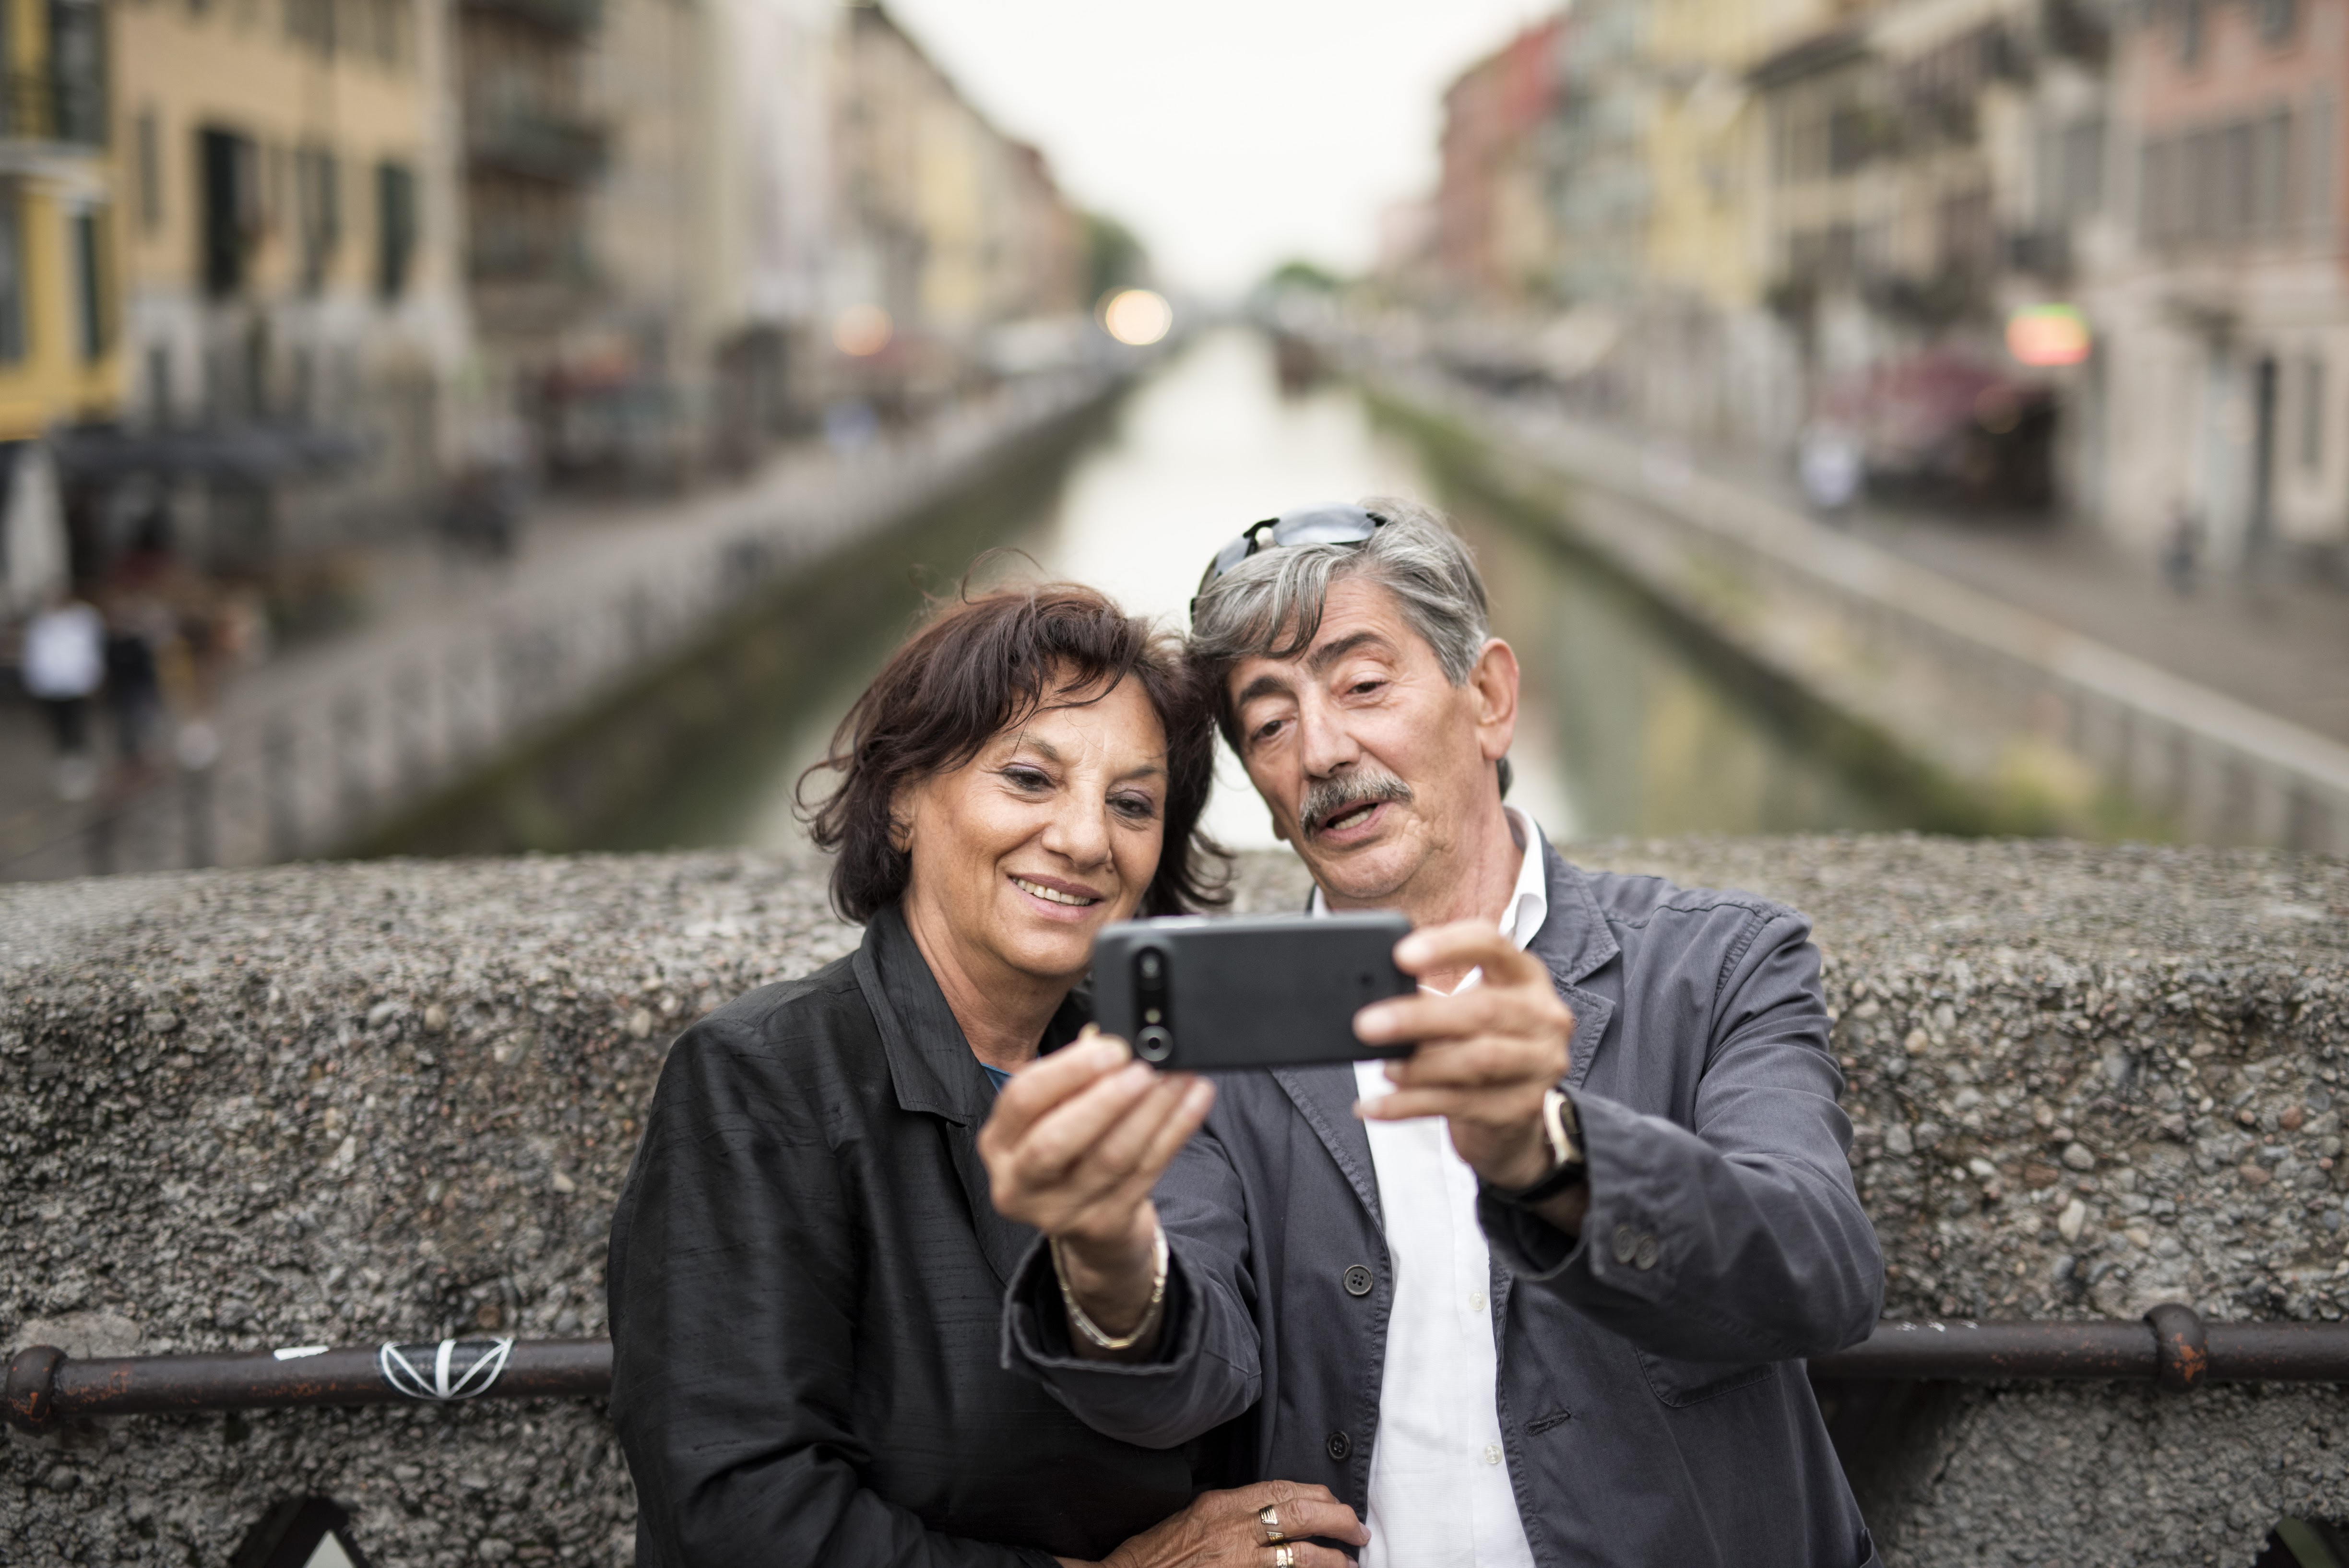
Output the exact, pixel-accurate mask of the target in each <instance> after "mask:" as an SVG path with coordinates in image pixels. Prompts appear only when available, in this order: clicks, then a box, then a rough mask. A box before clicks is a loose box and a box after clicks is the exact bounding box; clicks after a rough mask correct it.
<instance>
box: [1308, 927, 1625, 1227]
mask: <svg viewBox="0 0 2349 1568" xmlns="http://www.w3.org/2000/svg"><path fill="white" fill-rule="evenodd" d="M1395 963H1396V964H1397V965H1398V966H1399V967H1400V968H1401V969H1402V971H1404V972H1405V973H1406V974H1410V975H1413V976H1422V977H1423V976H1430V975H1447V974H1464V973H1466V972H1467V971H1470V970H1472V969H1478V970H1482V971H1484V977H1483V979H1482V980H1480V981H1478V982H1477V983H1476V984H1475V985H1472V986H1470V987H1469V988H1468V989H1467V990H1465V991H1454V992H1452V993H1450V994H1449V995H1444V994H1439V993H1435V992H1421V993H1419V994H1418V995H1416V996H1406V997H1396V998H1393V999H1392V1000H1389V1001H1385V1002H1374V1003H1372V1004H1371V1006H1369V1007H1365V1008H1364V1009H1362V1010H1361V1012H1358V1013H1356V1014H1355V1015H1354V1032H1355V1033H1357V1034H1359V1035H1361V1038H1362V1040H1363V1041H1364V1042H1365V1043H1366V1044H1372V1045H1393V1044H1403V1043H1405V1042H1416V1043H1417V1046H1418V1048H1417V1049H1416V1050H1414V1051H1413V1053H1412V1054H1410V1055H1409V1056H1407V1057H1404V1058H1402V1059H1401V1060H1399V1061H1393V1062H1390V1063H1388V1064H1387V1069H1386V1073H1387V1077H1388V1079H1389V1080H1390V1081H1391V1082H1392V1083H1393V1085H1395V1089H1394V1093H1392V1094H1391V1095H1386V1096H1381V1098H1378V1099H1375V1100H1366V1101H1363V1102H1362V1103H1361V1105H1360V1106H1358V1107H1357V1109H1358V1111H1359V1113H1360V1114H1361V1116H1362V1117H1363V1118H1364V1119H1366V1120H1371V1121H1405V1120H1409V1119H1410V1118H1412V1117H1414V1116H1442V1117H1444V1120H1445V1122H1446V1124H1447V1125H1448V1127H1449V1128H1450V1131H1451V1135H1452V1147H1454V1148H1455V1149H1457V1150H1458V1151H1459V1153H1460V1158H1462V1159H1464V1160H1465V1161H1467V1163H1468V1165H1469V1167H1470V1168H1472V1169H1473V1170H1475V1172H1476V1174H1477V1175H1478V1176H1480V1177H1482V1178H1484V1179H1485V1181H1486V1182H1487V1183H1489V1184H1490V1185H1492V1186H1494V1187H1497V1188H1501V1189H1505V1190H1508V1189H1521V1188H1527V1187H1531V1186H1533V1185H1534V1184H1535V1183H1536V1182H1537V1181H1540V1180H1541V1179H1544V1178H1545V1177H1547V1176H1548V1175H1549V1174H1550V1169H1551V1166H1552V1161H1553V1156H1552V1152H1551V1148H1550V1143H1549V1138H1548V1136H1547V1133H1546V1132H1545V1131H1544V1128H1543V1122H1542V1102H1543V1100H1544V1098H1545V1096H1547V1095H1548V1093H1549V1091H1550V1090H1551V1089H1553V1088H1555V1087H1557V1085H1558V1084H1560V1083H1561V1082H1563V1081H1564V1079H1565V1077H1566V1069H1567V1064H1568V1044H1569V1043H1570V1042H1571V1041H1572V1039H1573V1038H1574V1012H1573V1011H1572V1010H1571V1009H1570V1008H1568V1006H1567V1005H1566V1003H1565V1002H1561V1001H1559V1000H1558V995H1557V991H1556V990H1555V989H1554V988H1553V987H1552V986H1551V984H1550V977H1549V971H1547V969H1545V968H1544V967H1543V966H1542V963H1541V961H1540V960H1538V959H1536V958H1534V957H1532V956H1531V955H1530V954H1527V953H1525V952H1521V951H1519V950H1518V949H1517V947H1516V944H1515V943H1513V942H1511V941H1510V940H1508V939H1507V938H1506V937H1505V936H1503V935H1502V934H1501V932H1500V931H1499V930H1498V929H1496V928H1495V926H1494V925H1493V924H1492V923H1491V922H1490V921H1487V920H1475V919H1470V920H1455V921H1454V922H1453V923H1452V924H1450V925H1446V926H1433V927H1430V928H1429V929H1425V930H1422V931H1414V932H1413V933H1412V934H1411V935H1410V936H1408V937H1406V938H1404V939H1403V940H1402V942H1401V943H1399V944H1398V945H1397V946H1396V948H1395ZM1587 1207H1588V1191H1587V1189H1583V1188H1580V1187H1576V1188H1574V1189H1570V1190H1569V1191H1568V1192H1567V1193H1565V1194H1564V1195H1562V1196H1561V1197H1560V1198H1558V1199H1553V1200H1551V1201H1550V1202H1549V1203H1546V1204H1544V1205H1542V1206H1541V1207H1540V1209H1539V1210H1537V1212H1539V1213H1540V1214H1541V1215H1542V1217H1543V1218H1544V1219H1546V1220H1549V1221H1550V1222H1551V1223H1552V1224H1554V1225H1557V1227H1558V1228H1559V1229H1560V1230H1563V1231H1570V1232H1571V1231H1579V1230H1580V1229H1581V1223H1582V1215H1583V1211H1584V1210H1585V1209H1586V1208H1587Z"/></svg>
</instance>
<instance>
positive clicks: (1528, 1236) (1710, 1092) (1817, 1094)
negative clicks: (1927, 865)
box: [1478, 910, 1884, 1362]
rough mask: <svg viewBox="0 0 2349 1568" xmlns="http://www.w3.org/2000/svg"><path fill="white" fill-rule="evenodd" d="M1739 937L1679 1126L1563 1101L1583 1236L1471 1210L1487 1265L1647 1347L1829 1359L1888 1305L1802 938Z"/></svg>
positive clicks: (1766, 919)
mask: <svg viewBox="0 0 2349 1568" xmlns="http://www.w3.org/2000/svg"><path fill="white" fill-rule="evenodd" d="M1740 940H1741V941H1742V942H1743V943H1744V946H1743V947H1742V948H1736V947H1733V949H1732V950H1731V953H1730V956H1729V958H1728V960H1727V961H1726V962H1725V964H1724V972H1723V977H1722V980H1721V981H1720V984H1719V988H1718V992H1717V994H1716V999H1715V1002H1714V1005H1713V1012H1712V1032H1711V1037H1710V1039H1709V1040H1708V1041H1707V1042H1706V1048H1705V1053H1704V1065H1703V1068H1702V1076H1701V1077H1700V1079H1699V1081H1698V1084H1697V1087H1696V1093H1695V1097H1694V1111H1693V1115H1692V1117H1691V1119H1690V1122H1689V1125H1687V1126H1685V1127H1683V1126H1682V1125H1680V1124H1678V1123H1677V1122H1674V1121H1671V1120H1669V1119H1667V1118H1665V1117H1663V1116H1649V1115H1644V1114H1642V1113H1640V1112H1639V1111H1635V1110H1633V1109H1631V1108H1630V1107H1629V1106H1624V1105H1622V1104H1621V1103H1619V1102H1618V1101H1615V1100H1610V1099H1607V1098H1605V1097H1603V1096H1598V1095H1592V1094H1584V1093H1579V1092H1576V1093H1572V1094H1571V1098H1572V1099H1573V1101H1574V1108H1575V1112H1576V1115H1577V1116H1578V1118H1579V1120H1580V1123H1581V1133H1582V1144H1583V1147H1584V1154H1585V1158H1587V1159H1588V1162H1589V1172H1590V1174H1589V1181H1590V1208H1589V1212H1588V1215H1587V1216H1586V1217H1585V1219H1584V1220H1583V1223H1582V1233H1581V1236H1580V1238H1579V1239H1577V1238H1575V1237H1571V1236H1568V1235H1567V1234H1566V1233H1565V1232H1564V1231H1559V1230H1557V1229H1556V1228H1554V1227H1552V1226H1551V1225H1549V1224H1548V1223H1547V1222H1546V1221H1544V1220H1540V1219H1538V1218H1537V1217H1536V1216H1534V1215H1532V1214H1529V1213H1527V1212H1526V1211H1525V1210H1519V1209H1514V1208H1511V1207H1510V1206H1509V1205H1507V1204H1505V1203H1502V1202H1500V1201H1498V1200H1497V1199H1495V1198H1494V1197H1493V1196H1492V1195H1491V1194H1490V1193H1485V1194H1483V1195H1481V1196H1480V1198H1479V1199H1478V1213H1479V1215H1480V1217H1481V1218H1482V1220H1483V1222H1484V1226H1485V1233H1486V1235H1487V1236H1488V1237H1489V1238H1490V1239H1491V1241H1492V1243H1493V1247H1494V1251H1495V1255H1496V1256H1497V1257H1498V1258H1499V1259H1500V1260H1501V1262H1504V1263H1506V1265H1507V1266H1508V1268H1509V1270H1510V1272H1513V1273H1514V1274H1516V1277H1517V1279H1518V1281H1519V1282H1520V1284H1521V1285H1536V1286H1538V1287H1541V1288H1547V1289H1549V1290H1553V1291H1556V1292H1557V1293H1558V1294H1559V1295H1561V1296H1563V1297H1565V1298H1566V1299H1567V1300H1568V1302H1570V1303H1573V1304H1574V1305H1575V1306H1576V1307H1577V1308H1578V1309H1580V1310H1581V1311H1582V1312H1583V1313H1584V1314H1587V1315H1588V1316H1589V1317H1590V1318H1591V1319H1593V1320H1594V1321H1596V1322H1597V1323H1599V1324H1602V1325H1603V1326H1605V1327H1607V1328H1609V1329H1610V1330H1612V1331H1613V1332H1615V1333H1617V1334H1621V1335H1622V1336H1623V1337H1625V1338H1626V1339H1629V1340H1630V1341H1631V1342H1632V1343H1633V1344H1634V1345H1639V1346H1640V1348H1641V1349H1643V1350H1647V1351H1650V1352H1652V1353H1654V1354H1657V1355H1672V1356H1680V1357H1682V1358H1685V1359H1688V1360H1692V1361H1720V1362H1753V1361H1787V1360H1794V1359H1797V1358H1800V1357H1806V1356H1812V1355H1825V1354H1826V1353H1827V1352H1829V1351H1833V1350H1840V1349H1842V1348H1843V1347H1845V1346H1846V1345H1856V1344H1857V1343H1858V1342H1859V1341H1861V1340H1863V1339H1865V1338H1867V1337H1868V1334H1869V1333H1870V1332H1871V1331H1872V1330H1873V1329H1874V1328H1875V1326H1876V1320H1877V1318H1878V1314H1880V1313H1881V1312H1882V1310H1883V1305H1884V1259H1883V1254H1882V1253H1881V1252H1880V1251H1878V1245H1877V1240H1876V1231H1875V1228H1874V1227H1873V1226H1871V1225H1870V1224H1869V1223H1868V1216H1867V1214H1866V1213H1865V1212H1864V1211H1863V1210H1861V1208H1860V1204H1859V1195H1858V1193H1857V1191H1856V1190H1855V1189H1853V1186H1852V1179H1851V1166H1850V1163H1849V1161H1848V1158H1847V1154H1848V1151H1849V1149H1850V1147H1851V1123H1850V1121H1849V1119H1848V1118H1847V1117H1846V1116H1845V1115H1844V1113H1843V1110H1842V1108H1841V1107H1840V1106H1837V1104H1836V1096H1837V1093H1838V1092H1839V1091H1840V1090H1841V1088H1842V1086H1843V1078H1842V1075H1841V1074H1840V1073H1839V1072H1838V1071H1837V1068H1836V1064H1835V1059H1834V1057H1833V1056H1832V1055H1831V1054H1829V1052H1828V1049H1827V1017H1826V1003H1825V1002H1824V1000H1823V999H1822V997H1821V995H1820V992H1819V960H1818V950H1817V949H1816V948H1815V947H1813V946H1812V945H1811V942H1810V927H1809V924H1808V922H1807V921H1806V920H1805V919H1803V918H1802V917H1800V916H1798V915H1795V914H1793V913H1791V912H1788V911H1785V910H1775V911H1757V912H1756V913H1755V914H1754V917H1753V919H1752V921H1751V922H1750V923H1749V925H1748V926H1747V928H1746V929H1744V931H1742V932H1741V933H1740ZM1626 1044H1627V1045H1628V1047H1629V1048H1630V1049H1633V1050H1640V1049H1651V1048H1652V1049H1668V1048H1670V1045H1669V1044H1668V1043H1664V1042H1641V1041H1630V1042H1627V1043H1626Z"/></svg>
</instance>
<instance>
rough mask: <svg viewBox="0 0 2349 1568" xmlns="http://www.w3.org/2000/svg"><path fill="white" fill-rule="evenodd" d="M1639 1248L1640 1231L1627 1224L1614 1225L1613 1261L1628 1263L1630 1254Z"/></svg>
mask: <svg viewBox="0 0 2349 1568" xmlns="http://www.w3.org/2000/svg"><path fill="white" fill-rule="evenodd" d="M1639 1250H1640V1233H1639V1232H1638V1231H1634V1230H1632V1229H1631V1227H1630V1226H1629V1225H1618V1226H1616V1227H1615V1261H1616V1262H1619V1263H1628V1262H1630V1261H1631V1254H1632V1253H1634V1252H1636V1251H1639Z"/></svg>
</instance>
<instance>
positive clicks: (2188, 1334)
mask: <svg viewBox="0 0 2349 1568" xmlns="http://www.w3.org/2000/svg"><path fill="white" fill-rule="evenodd" d="M407 1348H409V1350H411V1351H417V1352H419V1353H422V1352H425V1351H429V1349H430V1348H431V1347H429V1346H409V1347H407ZM1809 1371H1810V1375H1811V1376H1812V1377H1813V1378H1814V1379H1815V1380H1816V1381H1819V1382H1846V1381H1865V1380H1878V1381H1887V1382H1914V1381H1920V1380H1936V1379H1953V1380H1969V1381H1992V1382H1995V1381H2003V1380H2008V1379H2013V1380H2015V1381H2021V1382H2033V1381H2038V1380H2043V1379H2075V1380H2090V1381H2106V1382H2115V1381H2126V1380H2135V1379H2143V1380H2147V1381H2154V1382H2158V1383H2159V1384H2160V1385H2161V1386H2163V1387H2165V1388H2168V1389H2171V1390H2173V1391H2176V1392H2180V1393H2183V1392H2187V1391H2189V1390H2192V1389H2195V1388H2199V1387H2202V1386H2205V1385H2207V1384H2211V1383H2349V1324H2334V1323H2208V1322H2205V1321H2204V1320H2203V1319H2202V1318H2201V1317H2199V1315H2197V1314H2195V1313H2194V1312H2193V1310H2192V1309H2190V1308H2189V1307H2184V1306H2179V1305H2176V1304H2174V1303H2173V1304H2166V1305H2163V1306H2158V1307H2156V1308H2154V1309H2153V1311H2152V1312H2150V1313H2148V1314H2146V1318H2145V1321H2143V1322H2139V1323H2124V1322H2116V1321H2112V1320H2109V1319H2107V1320H2102V1321H2092V1322H2085V1323H2060V1322H2031V1321H2024V1322H2009V1323H1971V1322H1958V1323H1937V1322H1922V1323H1883V1324H1878V1325H1877V1329H1876V1332H1875V1333H1874V1334H1870V1335H1869V1336H1868V1339H1867V1340H1866V1341H1864V1342H1863V1343H1861V1344H1859V1345H1853V1346H1852V1347H1851V1348H1850V1349H1848V1350H1839V1351H1837V1352H1836V1353H1835V1354H1834V1355H1822V1356H1816V1357H1814V1358H1813V1359H1812V1361H1811V1362H1810V1364H1809ZM611 1391H612V1346H611V1343H610V1342H609V1341H608V1340H601V1339H523V1340H516V1341H514V1342H513V1345H512V1350H511V1352H510V1353H509V1355H508V1356H507V1359H506V1363H505V1366H504V1367H503V1369H502V1371H501V1372H500V1373H499V1374H498V1376H497V1377H496V1380H495V1381H494V1382H492V1383H491V1384H490V1385H489V1386H487V1387H486V1388H484V1389H483V1390H482V1391H481V1396H480V1397H484V1398H494V1399H600V1398H604V1397H607V1396H608V1395H609V1394H610V1393H611ZM414 1397H415V1396H414V1395H412V1394H411V1393H409V1392H408V1391H406V1390H403V1389H402V1388H400V1387H398V1386H395V1385H394V1384H393V1383H392V1382H391V1381H390V1380H389V1379H388V1378H387V1377H386V1376H385V1374H384V1370H383V1367H382V1365H381V1359H380V1356H379V1354H378V1351H376V1350H372V1349H368V1348H367V1347H366V1346H363V1345H340V1346H336V1347H334V1348H331V1349H326V1350H320V1351H316V1352H315V1353H311V1354H305V1355H294V1356H290V1357H289V1356H282V1355H279V1354H278V1353H276V1352H274V1351H265V1350H264V1351H250V1352H240V1353H232V1354H226V1355H130V1356H111V1357H94V1358H90V1359H87V1360H82V1359H76V1358H74V1357H71V1356H68V1355H66V1354H65V1353H64V1352H63V1351H61V1350H58V1349H56V1348H55V1347H53V1346H49V1345H31V1346H27V1347H26V1348H25V1349H23V1350H20V1351H18V1352H17V1353H16V1356H15V1358H14V1359H12V1360H11V1361H10V1362H9V1364H8V1371H7V1379H6V1385H5V1396H4V1397H0V1417H5V1418H6V1420H7V1422H8V1424H9V1425H10V1426H12V1427H15V1428H17V1429H18V1430H20V1431H25V1432H42V1431H47V1430H48V1429H49V1428H53V1427H55V1426H56V1425H57V1424H58V1423H59V1422H62V1421H67V1420H70V1419H73V1418H74V1417H81V1416H128V1415H143V1414H154V1413H160V1412H172V1411H179V1412H189V1411H197V1410H255V1409H281V1408H287V1407H297V1406H305V1405H388V1404H398V1403H402V1402H406V1401H409V1400H412V1399H413V1398H414Z"/></svg>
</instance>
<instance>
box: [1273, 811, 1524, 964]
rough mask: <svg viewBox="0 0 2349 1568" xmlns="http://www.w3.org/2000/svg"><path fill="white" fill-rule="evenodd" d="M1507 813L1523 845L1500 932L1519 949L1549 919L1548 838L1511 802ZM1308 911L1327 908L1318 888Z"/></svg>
mask: <svg viewBox="0 0 2349 1568" xmlns="http://www.w3.org/2000/svg"><path fill="white" fill-rule="evenodd" d="M1501 809H1502V810H1503V811H1505V812H1506V813H1508V815H1509V825H1510V826H1512V827H1514V828H1516V837H1517V839H1518V840H1519V842H1520V844H1521V845H1522V846H1523V853H1522V854H1521V855H1520V856H1519V857H1518V858H1517V884H1516V887H1514V888H1510V889H1509V901H1508V902H1507V903H1506V904H1505V905H1503V906H1502V909H1501V934H1502V935H1504V936H1506V937H1507V938H1508V939H1509V945H1510V946H1512V947H1514V948H1516V950H1518V951H1519V952H1523V951H1525V950H1526V944H1527V943H1529V942H1531V941H1532V940H1534V938H1535V937H1537V936H1538V935H1540V934H1541V929H1542V927H1543V926H1544V925H1545V924H1546V923H1547V921H1548V919H1549V868H1548V863H1549V847H1548V846H1549V841H1548V840H1547V839H1546V838H1544V837H1543V836H1542V830H1541V825H1540V824H1539V823H1537V822H1536V821H1535V820H1534V819H1533V818H1532V817H1530V816H1527V815H1526V814H1525V813H1524V812H1522V811H1519V810H1518V809H1517V808H1516V806H1514V805H1505V806H1503V807H1502V808H1501ZM1306 912H1307V913H1308V914H1310V915H1326V914H1328V913H1329V912H1330V905H1329V901H1328V900H1327V899H1325V898H1322V897H1321V889H1320V888H1314V889H1313V898H1312V901H1311V902H1310V903H1309V904H1308V905H1307V906H1306Z"/></svg>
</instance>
